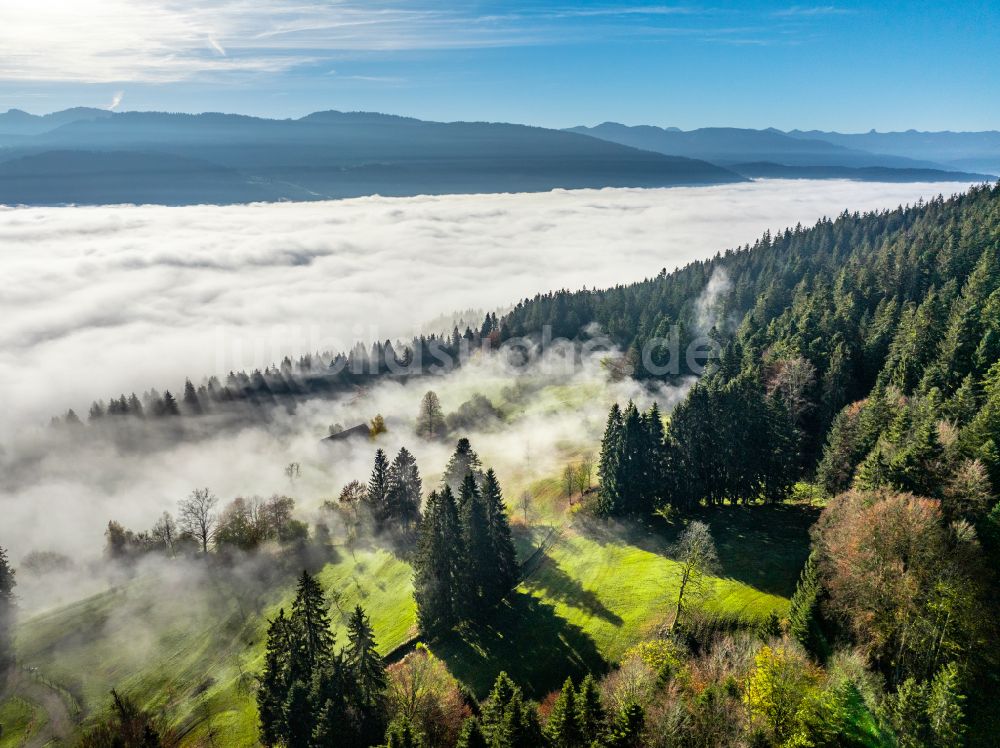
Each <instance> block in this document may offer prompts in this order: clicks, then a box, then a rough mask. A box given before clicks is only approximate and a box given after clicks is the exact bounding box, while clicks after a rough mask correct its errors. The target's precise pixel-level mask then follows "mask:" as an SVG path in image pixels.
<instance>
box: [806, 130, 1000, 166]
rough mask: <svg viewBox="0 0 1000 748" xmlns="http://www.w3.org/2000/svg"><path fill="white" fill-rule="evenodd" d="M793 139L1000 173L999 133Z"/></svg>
mask: <svg viewBox="0 0 1000 748" xmlns="http://www.w3.org/2000/svg"><path fill="white" fill-rule="evenodd" d="M788 135H789V136H791V137H793V138H802V139H806V140H812V139H815V138H820V139H822V140H826V141H828V142H830V143H835V144H837V145H841V146H844V147H847V148H863V149H865V150H868V151H871V152H873V153H880V154H889V155H897V156H898V155H907V156H910V157H912V158H922V159H930V160H932V161H937V162H939V163H942V164H945V165H946V166H950V167H954V168H959V169H975V170H979V171H987V172H990V173H992V174H1000V132H998V131H997V130H985V131H981V132H951V131H948V130H945V131H941V132H920V131H919V130H906V131H905V132H876V131H875V130H870V131H868V132H864V133H847V134H845V133H839V132H821V131H819V130H811V131H808V132H805V131H802V130H791V131H790V132H789V133H788Z"/></svg>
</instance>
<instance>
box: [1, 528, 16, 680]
mask: <svg viewBox="0 0 1000 748" xmlns="http://www.w3.org/2000/svg"><path fill="white" fill-rule="evenodd" d="M16 585H17V581H16V580H15V579H14V569H13V568H11V565H10V561H9V560H8V559H7V551H6V550H4V549H3V548H2V547H0V675H3V674H4V673H6V672H7V670H8V669H9V668H10V667H12V666H13V664H14V612H15V605H14V587H15V586H16Z"/></svg>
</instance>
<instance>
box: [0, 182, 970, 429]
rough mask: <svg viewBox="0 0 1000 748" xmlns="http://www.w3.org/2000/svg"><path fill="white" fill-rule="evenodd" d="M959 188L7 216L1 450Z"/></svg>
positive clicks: (714, 190) (768, 189) (2, 269)
mask: <svg viewBox="0 0 1000 748" xmlns="http://www.w3.org/2000/svg"><path fill="white" fill-rule="evenodd" d="M962 188H963V185H953V184H930V185H928V184H890V185H887V184H873V183H867V184H865V183H856V182H840V181H817V182H812V181H761V182H756V183H751V184H738V185H727V186H720V187H701V188H676V189H663V190H621V189H614V190H598V191H595V190H581V191H556V192H551V193H547V194H531V195H523V194H517V195H471V196H445V197H417V198H402V199H399V198H394V199H388V198H380V197H372V198H363V199H357V200H345V201H340V202H322V203H287V204H266V205H264V204H262V205H250V206H228V207H219V206H197V207H185V208H167V207H158V206H140V207H135V206H119V207H71V208H27V209H2V208H0V278H2V279H3V282H2V284H0V391H2V392H3V393H4V397H5V409H4V415H3V417H2V421H0V422H2V423H3V424H5V426H4V427H3V428H0V445H3V444H4V442H9V440H10V439H11V438H12V437H13V436H14V435H15V433H16V429H17V428H18V427H20V426H22V425H23V424H25V423H38V422H40V421H43V420H47V418H48V416H50V415H52V414H54V413H56V412H62V411H65V409H66V408H68V407H74V408H77V409H78V410H80V409H84V410H85V409H86V407H87V406H88V405H89V403H90V401H91V400H94V399H96V398H106V397H108V396H109V395H112V394H115V393H120V392H126V393H127V392H129V391H131V390H137V391H139V392H141V391H143V390H144V389H147V388H149V387H152V386H155V387H157V388H159V389H160V390H161V391H162V390H163V389H164V388H171V389H173V390H175V391H176V389H177V388H178V387H179V386H180V385H181V384H183V379H184V377H185V376H191V377H192V378H193V379H195V381H196V382H197V381H199V380H200V378H201V377H202V376H205V375H208V374H213V373H216V374H224V373H226V372H227V371H229V370H230V369H233V368H243V367H246V366H251V365H264V364H267V363H270V362H272V361H275V360H278V359H280V357H281V356H283V355H286V354H289V355H297V354H300V353H302V352H306V351H310V350H327V349H342V348H346V347H349V346H350V344H351V343H352V342H353V341H354V340H358V339H361V340H365V341H370V340H372V339H375V338H380V339H385V338H390V337H392V338H395V337H397V336H400V335H409V334H411V333H412V332H415V331H417V330H418V329H420V328H421V326H422V323H423V322H425V321H426V320H429V319H431V318H434V317H436V316H438V315H448V314H450V313H452V312H454V311H456V310H461V309H469V308H477V309H484V308H485V309H490V308H494V307H498V306H502V305H507V304H510V303H512V302H515V301H517V300H518V299H520V298H524V297H526V296H530V295H533V294H534V293H536V292H539V291H546V290H551V289H553V288H571V289H576V288H580V287H584V286H589V287H604V286H608V285H613V284H616V283H621V282H628V281H635V280H639V279H641V278H644V277H648V276H651V275H655V274H656V273H657V272H658V271H659V270H660V269H661V268H663V267H666V268H668V269H673V268H674V267H675V266H677V265H682V264H684V263H686V262H688V261H690V260H693V259H697V258H704V257H707V256H709V255H711V254H713V253H715V252H716V251H719V250H723V249H726V248H728V247H733V246H737V245H741V244H743V243H745V242H747V241H753V239H754V238H755V237H757V236H759V235H760V234H761V233H762V232H763V231H764V230H765V229H768V228H770V229H772V230H774V229H780V228H783V227H786V226H794V225H795V224H796V223H798V222H802V223H803V224H806V225H808V224H810V223H812V222H814V221H815V220H816V219H817V218H819V217H821V216H823V215H836V214H837V213H839V212H841V211H842V210H844V209H850V210H866V209H875V208H886V207H889V208H891V207H895V206H897V205H899V204H904V203H912V202H914V201H915V200H917V199H918V198H920V197H925V198H926V197H930V196H933V195H936V194H938V193H939V192H944V193H945V194H949V193H950V192H953V191H957V190H960V189H962Z"/></svg>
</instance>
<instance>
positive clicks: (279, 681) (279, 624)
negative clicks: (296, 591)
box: [257, 608, 292, 746]
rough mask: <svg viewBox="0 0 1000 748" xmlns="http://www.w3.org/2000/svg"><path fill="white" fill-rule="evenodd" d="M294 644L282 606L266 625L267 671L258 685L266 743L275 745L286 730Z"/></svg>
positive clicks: (258, 706)
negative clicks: (290, 668) (290, 655)
mask: <svg viewBox="0 0 1000 748" xmlns="http://www.w3.org/2000/svg"><path fill="white" fill-rule="evenodd" d="M291 648H292V625H291V622H290V621H289V620H288V618H286V617H285V609H284V608H282V609H281V610H280V611H278V615H277V617H276V618H275V619H274V620H273V621H271V623H270V625H269V626H268V629H267V645H266V648H265V650H264V672H263V674H262V675H261V676H260V679H259V680H260V682H259V686H258V688H257V713H258V715H259V723H260V742H261V743H263V744H264V745H267V746H271V745H276V744H277V743H278V742H279V741H280V740H281V739H282V737H283V736H284V734H285V731H286V725H285V711H284V707H285V701H286V700H287V699H288V688H289V685H290V684H289V667H290V663H289V653H290V651H291Z"/></svg>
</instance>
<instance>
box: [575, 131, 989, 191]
mask: <svg viewBox="0 0 1000 748" xmlns="http://www.w3.org/2000/svg"><path fill="white" fill-rule="evenodd" d="M570 131H571V132H577V133H581V134H585V135H590V136H592V137H596V138H603V139H605V140H608V141H611V142H614V143H619V144H622V145H629V146H632V147H634V148H644V149H647V150H653V151H657V152H659V153H664V154H671V155H677V156H686V157H688V158H698V159H703V160H705V161H709V162H711V163H714V164H719V165H722V166H725V167H727V168H730V167H735V166H737V165H743V167H744V171H743V172H742V173H746V166H747V165H748V164H758V165H759V164H761V163H765V162H766V163H768V164H771V165H772V166H774V167H776V166H778V165H782V166H787V167H811V169H809V170H808V173H809V174H811V175H812V178H827V177H843V176H845V175H851V176H848V177H847V178H859V179H867V178H871V177H867V176H865V175H866V174H874V173H875V172H871V171H867V172H856V173H855V172H850V171H844V169H866V170H869V169H872V168H880V169H899V170H902V171H900V172H899V173H895V174H891V175H890V174H889V173H888V172H883V174H885V176H887V177H891V180H890V181H916V180H918V179H922V177H921V176H920V175H921V173H922V172H924V171H925V170H928V169H930V170H937V171H941V172H946V173H947V172H953V173H952V174H951V176H950V177H949V178H954V179H961V180H965V179H970V178H971V179H973V180H975V179H979V178H982V177H986V176H988V175H984V174H972V173H968V172H957V173H955V170H956V169H969V168H975V169H983V170H985V171H988V172H994V171H997V170H996V169H993V168H988V167H987V162H985V161H983V162H972V161H970V162H967V163H964V164H959V163H957V162H954V161H946V162H941V161H940V160H939V159H940V157H941V156H942V154H943V153H944V151H943V150H942V149H937V150H935V149H932V148H920V147H916V140H915V139H912V140H903V139H900V140H899V141H898V142H895V143H894V146H895V147H893V148H881V149H880V150H878V151H877V152H876V149H875V148H872V147H870V146H872V145H877V144H878V143H879V142H882V141H880V140H878V139H866V137H865V136H853V135H840V134H839V133H825V132H818V131H814V132H801V131H792V132H790V133H785V132H782V131H781V130H775V129H773V128H770V129H767V130H751V129H743V128H735V127H704V128H700V129H697V130H687V131H684V130H678V129H677V128H674V127H670V128H662V127H653V126H651V125H638V126H634V127H629V126H626V125H621V124H618V123H616V122H605V123H603V124H601V125H598V126H596V127H574V128H570ZM904 135H905V133H904ZM961 135H963V136H968V137H967V138H966V139H968V140H970V141H973V140H974V141H977V142H981V143H982V144H983V146H984V147H985V148H987V149H988V147H989V144H988V141H987V140H985V139H984V138H981V137H978V136H984V135H988V134H987V133H962V134H961ZM911 143H912V144H913V147H910V145H909V144H911ZM970 152H972V151H971V150H970V151H966V152H963V154H964V155H968V154H969V153H970ZM974 152H975V153H976V154H981V153H982V152H983V149H982V148H980V150H978V151H974ZM996 153H998V154H1000V149H998V150H997V151H996ZM977 163H979V164H981V165H978V166H977V165H976V164H977ZM821 167H822V168H821ZM736 170H737V171H739V169H736ZM757 170H758V171H759V169H757ZM773 171H774V175H775V176H777V175H778V173H777V170H773ZM795 173H796V169H790V170H788V174H790V175H794V174H795ZM798 173H801V174H805V173H807V172H806V171H802V170H799V172H798Z"/></svg>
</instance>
